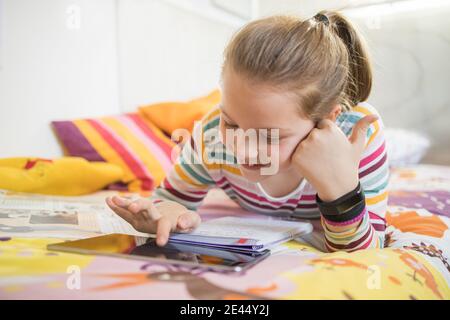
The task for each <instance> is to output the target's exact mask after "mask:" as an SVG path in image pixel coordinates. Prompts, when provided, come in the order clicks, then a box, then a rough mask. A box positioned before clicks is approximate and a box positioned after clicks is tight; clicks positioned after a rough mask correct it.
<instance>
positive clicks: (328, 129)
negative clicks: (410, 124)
mask: <svg viewBox="0 0 450 320" xmlns="http://www.w3.org/2000/svg"><path fill="white" fill-rule="evenodd" d="M377 119H378V117H377V116H376V115H369V116H365V117H364V118H362V119H361V120H359V121H358V122H357V123H356V124H355V126H354V127H353V131H352V134H351V136H350V137H349V138H347V137H346V136H345V134H344V133H343V132H342V130H341V129H339V127H338V126H337V125H336V124H335V123H334V122H333V121H331V120H328V119H325V120H321V121H320V122H319V123H318V125H317V127H316V128H314V129H312V130H311V132H310V133H309V135H308V136H307V138H306V139H304V140H303V141H301V142H300V143H299V145H298V146H297V148H296V150H295V151H294V153H293V155H292V162H293V164H294V165H295V166H296V167H297V168H298V170H299V172H300V173H301V174H302V175H303V177H305V178H306V180H308V182H309V183H311V185H312V186H313V187H314V188H315V189H316V191H317V193H318V195H319V197H320V199H322V200H323V201H326V202H329V201H334V200H336V199H338V198H339V197H341V196H343V195H344V194H346V193H348V192H350V191H352V190H353V189H355V188H356V186H357V185H358V181H359V177H358V167H359V162H360V160H361V155H362V153H363V151H364V146H365V137H366V133H367V129H368V127H369V125H370V124H371V123H372V122H374V121H376V120H377Z"/></svg>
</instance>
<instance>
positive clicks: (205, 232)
mask: <svg viewBox="0 0 450 320" xmlns="http://www.w3.org/2000/svg"><path fill="white" fill-rule="evenodd" d="M312 230H313V226H312V224H310V223H308V222H298V221H285V220H275V219H273V220H266V219H249V218H237V217H223V218H218V219H213V220H209V221H206V222H202V223H201V224H200V226H199V227H198V228H197V229H195V230H194V231H193V232H191V233H173V234H171V235H170V238H169V241H171V242H174V243H185V244H193V245H202V246H207V247H215V248H222V249H230V250H243V251H262V250H265V249H268V248H271V247H273V246H275V245H277V244H281V243H283V242H286V241H289V240H292V239H294V238H297V237H300V236H303V235H305V234H308V233H310V232H312Z"/></svg>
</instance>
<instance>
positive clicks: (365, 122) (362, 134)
mask: <svg viewBox="0 0 450 320" xmlns="http://www.w3.org/2000/svg"><path fill="white" fill-rule="evenodd" d="M376 120H378V116H377V115H375V114H371V115H368V116H365V117H364V118H362V119H360V120H359V121H358V122H357V123H356V124H355V126H354V127H353V130H352V134H351V136H350V138H349V140H350V142H351V143H352V144H353V145H355V146H357V147H358V149H360V150H362V149H364V145H365V141H366V135H367V129H368V128H369V126H370V124H371V123H372V122H374V121H376Z"/></svg>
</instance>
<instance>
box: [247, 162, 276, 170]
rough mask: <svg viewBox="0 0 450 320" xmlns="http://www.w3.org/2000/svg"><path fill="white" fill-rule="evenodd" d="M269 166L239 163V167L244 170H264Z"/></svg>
mask: <svg viewBox="0 0 450 320" xmlns="http://www.w3.org/2000/svg"><path fill="white" fill-rule="evenodd" d="M269 166H270V164H245V163H241V167H243V168H244V169H247V170H258V169H261V168H266V167H269Z"/></svg>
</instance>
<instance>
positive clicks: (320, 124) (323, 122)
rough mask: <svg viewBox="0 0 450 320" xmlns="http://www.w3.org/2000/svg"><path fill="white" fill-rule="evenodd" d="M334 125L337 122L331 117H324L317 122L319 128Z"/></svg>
mask: <svg viewBox="0 0 450 320" xmlns="http://www.w3.org/2000/svg"><path fill="white" fill-rule="evenodd" d="M333 125H335V123H334V122H333V121H331V120H330V119H322V120H320V121H319V122H318V123H317V125H316V128H317V129H325V128H329V127H331V126H333Z"/></svg>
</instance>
